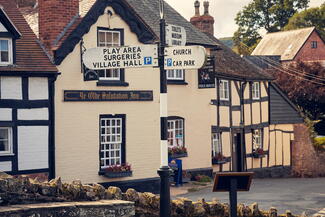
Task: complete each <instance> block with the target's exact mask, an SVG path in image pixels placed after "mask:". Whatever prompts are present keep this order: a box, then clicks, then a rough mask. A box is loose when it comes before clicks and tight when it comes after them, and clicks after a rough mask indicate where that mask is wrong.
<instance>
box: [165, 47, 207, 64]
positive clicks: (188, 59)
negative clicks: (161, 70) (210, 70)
mask: <svg viewBox="0 0 325 217" xmlns="http://www.w3.org/2000/svg"><path fill="white" fill-rule="evenodd" d="M165 55H166V57H165V69H166V70H167V69H199V68H201V67H203V66H204V64H205V62H206V50H205V48H204V47H202V46H197V45H196V46H176V47H167V48H165Z"/></svg>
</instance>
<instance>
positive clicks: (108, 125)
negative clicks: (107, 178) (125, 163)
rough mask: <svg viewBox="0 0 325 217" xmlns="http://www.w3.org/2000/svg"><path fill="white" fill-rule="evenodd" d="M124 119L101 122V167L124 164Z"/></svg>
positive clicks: (102, 120) (106, 119)
mask: <svg viewBox="0 0 325 217" xmlns="http://www.w3.org/2000/svg"><path fill="white" fill-rule="evenodd" d="M122 126H123V125H122V118H101V120H100V130H101V131H100V132H101V142H100V152H101V153H100V166H101V168H102V169H103V168H105V167H108V166H112V165H120V164H122V142H123V141H122V136H123V135H122Z"/></svg>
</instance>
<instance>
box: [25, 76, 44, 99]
mask: <svg viewBox="0 0 325 217" xmlns="http://www.w3.org/2000/svg"><path fill="white" fill-rule="evenodd" d="M28 88H29V92H28V95H29V99H30V100H42V99H48V98H49V87H48V79H47V78H37V77H30V78H29V82H28Z"/></svg>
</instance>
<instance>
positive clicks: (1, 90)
mask: <svg viewBox="0 0 325 217" xmlns="http://www.w3.org/2000/svg"><path fill="white" fill-rule="evenodd" d="M0 99H23V94H22V86H21V77H9V76H2V77H0Z"/></svg>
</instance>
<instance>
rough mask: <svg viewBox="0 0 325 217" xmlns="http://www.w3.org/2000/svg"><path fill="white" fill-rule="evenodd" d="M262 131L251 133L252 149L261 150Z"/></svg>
mask: <svg viewBox="0 0 325 217" xmlns="http://www.w3.org/2000/svg"><path fill="white" fill-rule="evenodd" d="M262 140H263V135H262V129H255V130H253V132H252V141H253V144H252V145H253V149H254V150H256V149H258V148H263V141H262Z"/></svg>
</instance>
